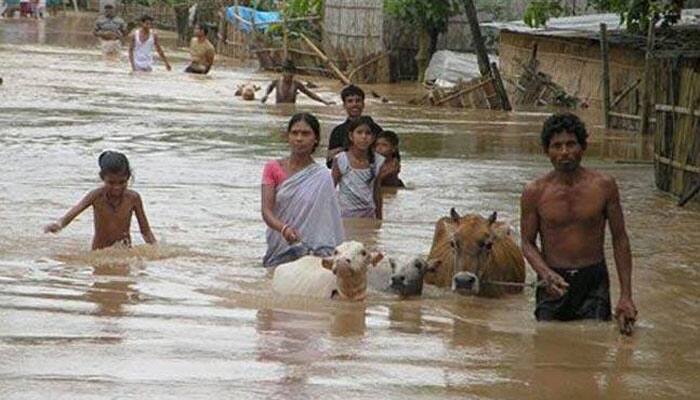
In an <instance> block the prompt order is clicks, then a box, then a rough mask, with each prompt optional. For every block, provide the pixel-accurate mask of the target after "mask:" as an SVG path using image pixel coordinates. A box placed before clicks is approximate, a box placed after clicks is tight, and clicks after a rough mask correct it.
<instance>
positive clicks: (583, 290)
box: [535, 261, 612, 321]
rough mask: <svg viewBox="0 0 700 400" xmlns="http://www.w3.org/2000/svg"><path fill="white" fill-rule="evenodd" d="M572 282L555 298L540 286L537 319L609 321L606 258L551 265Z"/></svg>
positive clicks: (536, 309) (608, 285) (553, 269)
mask: <svg viewBox="0 0 700 400" xmlns="http://www.w3.org/2000/svg"><path fill="white" fill-rule="evenodd" d="M552 271H554V272H556V273H557V274H559V275H561V277H562V278H564V280H565V281H566V282H567V283H568V284H569V288H568V290H567V292H566V294H565V295H564V296H562V297H559V298H554V297H553V296H550V295H549V294H548V293H547V290H546V289H545V288H544V287H538V288H537V294H536V295H535V299H536V303H537V306H536V308H535V317H536V318H537V320H538V321H552V320H554V321H572V320H577V319H597V320H601V321H609V320H610V319H611V316H612V312H611V309H610V278H609V275H608V267H607V266H606V265H605V261H601V262H600V263H598V264H595V265H591V266H588V267H583V268H577V269H559V268H552Z"/></svg>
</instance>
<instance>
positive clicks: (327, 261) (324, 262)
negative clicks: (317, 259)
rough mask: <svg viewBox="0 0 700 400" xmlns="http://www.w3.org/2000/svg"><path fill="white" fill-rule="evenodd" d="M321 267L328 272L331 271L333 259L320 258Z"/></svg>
mask: <svg viewBox="0 0 700 400" xmlns="http://www.w3.org/2000/svg"><path fill="white" fill-rule="evenodd" d="M321 266H322V267H323V268H325V269H327V270H329V271H332V270H333V259H332V258H322V259H321Z"/></svg>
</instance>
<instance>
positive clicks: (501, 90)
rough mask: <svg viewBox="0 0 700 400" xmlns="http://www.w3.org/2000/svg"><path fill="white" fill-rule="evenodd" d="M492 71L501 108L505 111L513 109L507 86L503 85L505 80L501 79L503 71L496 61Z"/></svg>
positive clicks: (492, 65) (492, 64)
mask: <svg viewBox="0 0 700 400" xmlns="http://www.w3.org/2000/svg"><path fill="white" fill-rule="evenodd" d="M491 72H492V73H493V82H494V85H495V86H496V93H498V97H499V98H500V99H501V108H502V109H503V111H511V110H513V107H511V105H510V100H508V92H506V87H505V86H503V80H502V79H501V72H500V71H499V70H498V65H496V63H495V62H494V63H491Z"/></svg>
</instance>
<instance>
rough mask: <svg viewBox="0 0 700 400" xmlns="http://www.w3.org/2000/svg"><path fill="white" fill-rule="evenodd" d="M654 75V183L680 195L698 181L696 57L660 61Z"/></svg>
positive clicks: (699, 76) (699, 66)
mask: <svg viewBox="0 0 700 400" xmlns="http://www.w3.org/2000/svg"><path fill="white" fill-rule="evenodd" d="M655 76H656V82H655V87H654V97H653V98H654V99H655V103H656V104H655V107H654V108H655V111H656V121H657V124H656V133H655V137H654V166H655V168H654V169H655V172H656V186H657V187H658V188H659V189H661V190H663V191H667V192H671V193H673V194H675V195H677V196H683V195H684V194H685V193H687V192H688V191H690V190H691V188H692V187H693V186H695V185H697V184H698V183H700V60H698V59H690V60H683V61H679V60H673V59H666V60H663V61H661V62H660V63H659V65H658V66H657V68H656V73H655ZM695 200H696V201H699V200H700V197H698V196H696V197H695Z"/></svg>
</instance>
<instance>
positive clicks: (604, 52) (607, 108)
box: [600, 23, 610, 129]
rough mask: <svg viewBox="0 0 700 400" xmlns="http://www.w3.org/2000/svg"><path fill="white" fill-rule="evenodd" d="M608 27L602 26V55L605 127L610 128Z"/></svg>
mask: <svg viewBox="0 0 700 400" xmlns="http://www.w3.org/2000/svg"><path fill="white" fill-rule="evenodd" d="M609 50H610V49H609V48H608V26H607V25H605V24H603V23H601V24H600V55H601V57H602V59H603V125H604V126H605V128H606V129H607V128H610V55H609Z"/></svg>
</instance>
